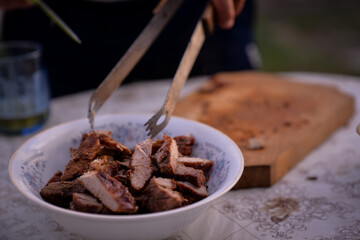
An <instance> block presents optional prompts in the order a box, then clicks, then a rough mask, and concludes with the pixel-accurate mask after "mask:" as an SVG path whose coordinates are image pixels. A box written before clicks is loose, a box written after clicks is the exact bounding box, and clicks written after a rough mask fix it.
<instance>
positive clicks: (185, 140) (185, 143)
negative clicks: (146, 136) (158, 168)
mask: <svg viewBox="0 0 360 240" xmlns="http://www.w3.org/2000/svg"><path fill="white" fill-rule="evenodd" d="M174 140H175V141H176V144H177V146H178V151H179V153H180V154H181V155H184V156H190V155H191V153H192V149H193V145H194V143H195V138H194V136H193V135H192V134H189V135H187V136H185V135H181V136H176V137H174ZM163 143H164V139H159V140H155V141H153V148H152V150H153V152H154V153H156V152H157V151H158V150H159V148H160V147H161V146H162V145H163Z"/></svg>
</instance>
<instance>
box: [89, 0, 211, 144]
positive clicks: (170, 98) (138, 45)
mask: <svg viewBox="0 0 360 240" xmlns="http://www.w3.org/2000/svg"><path fill="white" fill-rule="evenodd" d="M182 2H183V0H167V1H166V3H165V4H164V5H163V6H162V8H161V9H160V10H159V11H158V12H157V13H156V14H155V15H154V17H153V18H152V19H151V21H150V22H149V23H148V25H147V26H146V27H145V29H144V30H143V31H142V33H141V34H140V35H139V36H138V38H137V39H136V40H135V42H134V43H133V44H132V45H131V46H130V48H129V49H128V50H127V52H126V53H125V55H124V56H123V57H122V58H121V59H120V61H119V62H118V63H117V64H116V65H115V67H114V68H113V69H112V70H111V72H110V73H109V75H108V76H107V77H106V78H105V80H104V81H103V82H102V83H101V84H100V85H99V87H98V88H97V89H96V90H95V92H94V93H93V94H92V96H91V98H90V102H89V112H88V119H89V122H90V126H91V129H94V118H95V114H96V112H97V111H98V110H99V109H100V107H101V106H102V105H103V104H104V102H105V101H106V100H107V99H108V98H109V97H110V95H111V94H112V93H113V92H114V91H115V90H116V89H117V88H118V87H119V85H120V84H121V83H122V81H123V80H124V79H125V78H126V76H127V75H128V74H129V73H130V71H131V70H132V69H133V68H134V67H135V65H136V64H137V62H138V61H139V60H140V59H141V57H142V56H143V55H144V54H145V52H146V51H147V50H148V49H149V47H150V46H151V44H152V43H153V42H154V40H155V39H156V37H157V36H158V35H159V33H160V32H161V31H162V29H163V28H164V27H165V25H166V24H167V22H168V21H169V20H170V18H171V17H172V16H173V15H174V13H175V12H176V10H177V9H178V8H179V6H180V5H181V3H182ZM213 29H214V23H213V8H212V6H211V4H210V3H208V4H207V6H206V7H205V10H204V12H203V14H202V16H201V18H200V19H199V21H198V22H197V24H196V26H195V30H194V32H193V34H192V36H191V39H190V41H189V43H188V46H187V48H186V50H185V52H184V55H183V57H182V59H181V61H180V64H179V67H178V69H177V71H176V73H175V76H174V79H173V81H172V84H171V86H170V89H169V91H168V94H167V97H166V99H165V102H164V104H163V106H162V108H161V109H160V110H159V111H158V112H157V113H156V114H155V115H154V116H153V117H152V118H150V119H149V120H148V121H147V122H146V123H145V124H144V126H147V128H146V131H148V134H147V135H148V136H150V137H152V138H153V137H155V136H156V135H157V134H158V133H159V132H160V131H161V130H163V129H164V128H165V126H166V125H167V123H168V122H169V120H170V118H171V115H172V113H173V111H174V108H175V104H176V102H177V100H178V98H179V94H180V91H181V89H182V87H183V86H184V84H185V82H186V80H187V78H188V76H189V74H190V71H191V69H192V67H193V65H194V62H195V60H196V58H197V56H198V54H199V52H200V49H201V47H202V45H203V43H204V41H205V38H206V35H208V34H210V33H212V32H213ZM164 114H165V119H164V121H163V122H162V123H160V124H157V122H158V121H159V119H160V118H161V116H162V115H164Z"/></svg>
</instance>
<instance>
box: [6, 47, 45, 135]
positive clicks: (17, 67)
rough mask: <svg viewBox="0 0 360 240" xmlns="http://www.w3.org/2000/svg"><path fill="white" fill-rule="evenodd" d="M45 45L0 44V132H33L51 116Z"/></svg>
mask: <svg viewBox="0 0 360 240" xmlns="http://www.w3.org/2000/svg"><path fill="white" fill-rule="evenodd" d="M41 54H42V46H41V45H40V44H38V43H35V42H29V41H11V42H2V43H0V132H1V133H5V134H28V133H32V132H34V131H36V130H38V129H39V128H41V126H42V125H43V124H44V123H45V122H46V120H47V118H48V115H49V100H50V93H49V91H50V90H49V84H48V79H47V77H46V74H45V71H44V70H43V67H42V64H41Z"/></svg>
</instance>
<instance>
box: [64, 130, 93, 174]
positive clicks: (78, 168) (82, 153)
mask: <svg viewBox="0 0 360 240" xmlns="http://www.w3.org/2000/svg"><path fill="white" fill-rule="evenodd" d="M99 149H100V140H99V136H98V135H97V133H96V132H91V133H90V134H87V135H86V137H85V138H84V140H83V141H82V142H81V143H80V146H79V147H78V149H77V150H76V152H74V153H73V155H74V157H73V158H72V159H71V160H70V161H69V162H68V164H67V165H66V167H65V171H64V174H63V175H62V176H61V178H60V179H61V181H68V180H73V179H75V178H77V177H79V176H81V175H82V174H83V173H84V172H86V171H87V170H88V169H89V163H90V162H91V161H92V160H93V159H94V158H95V156H96V155H97V154H98V151H99Z"/></svg>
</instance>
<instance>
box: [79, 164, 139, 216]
mask: <svg viewBox="0 0 360 240" xmlns="http://www.w3.org/2000/svg"><path fill="white" fill-rule="evenodd" d="M79 180H80V181H81V182H82V184H83V185H84V187H85V188H86V189H87V190H88V191H89V192H91V193H92V194H93V195H94V196H95V197H97V198H98V199H99V200H100V201H101V202H102V203H103V204H104V205H105V206H106V207H107V208H109V209H110V210H111V211H113V212H121V213H133V212H136V211H137V209H138V207H137V206H136V204H135V199H134V197H133V196H132V195H131V193H130V192H129V190H128V188H127V187H125V186H124V185H123V184H122V183H121V182H119V181H118V180H116V179H115V178H113V177H111V176H109V175H107V174H106V173H104V172H97V171H91V172H87V173H86V174H84V175H82V176H81V177H80V178H79Z"/></svg>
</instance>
